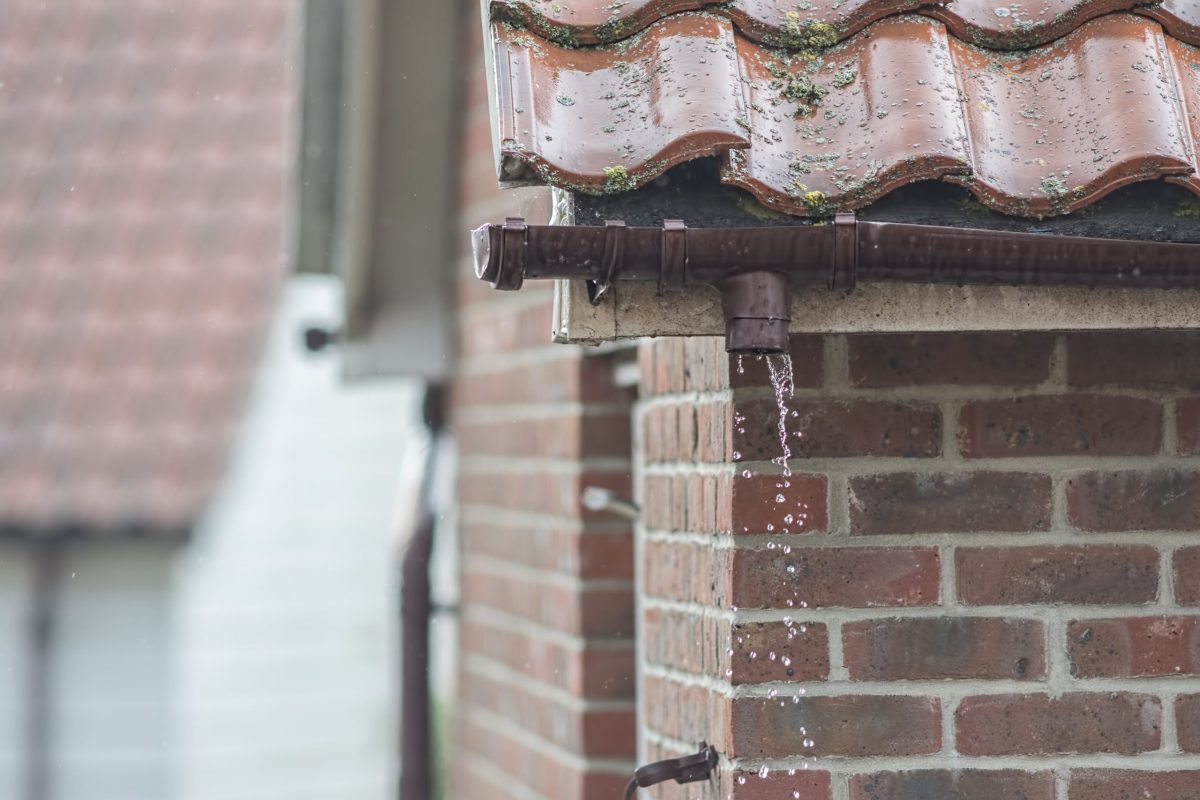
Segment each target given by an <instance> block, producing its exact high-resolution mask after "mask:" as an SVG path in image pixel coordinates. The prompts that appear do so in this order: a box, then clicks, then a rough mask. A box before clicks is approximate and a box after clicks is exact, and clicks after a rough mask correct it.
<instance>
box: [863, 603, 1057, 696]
mask: <svg viewBox="0 0 1200 800" xmlns="http://www.w3.org/2000/svg"><path fill="white" fill-rule="evenodd" d="M842 642H843V647H844V648H845V655H844V657H843V660H844V662H845V665H846V668H847V669H848V670H849V671H850V678H851V680H856V681H909V680H943V679H950V678H976V679H980V680H1006V679H1007V680H1038V679H1041V678H1044V677H1045V674H1046V660H1045V652H1044V651H1045V639H1044V635H1043V631H1042V625H1041V623H1040V622H1036V621H1034V620H1025V619H994V618H982V617H929V618H914V619H877V620H865V621H861V622H849V623H846V624H845V625H844V626H843V627H842Z"/></svg>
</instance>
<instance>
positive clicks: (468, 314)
mask: <svg viewBox="0 0 1200 800" xmlns="http://www.w3.org/2000/svg"><path fill="white" fill-rule="evenodd" d="M467 16H468V17H469V20H470V22H469V26H470V32H471V36H472V41H473V42H474V49H473V52H477V51H478V49H479V24H478V7H477V5H476V4H471V7H470V12H469V13H468V15H467ZM467 74H468V75H470V76H471V79H472V82H471V84H470V88H469V94H468V97H467V100H468V111H467V115H466V119H465V126H466V128H465V129H466V132H465V139H464V143H463V157H462V163H461V192H460V195H461V201H460V202H461V219H460V224H459V228H460V230H461V231H463V236H462V237H461V240H462V241H463V243H464V250H463V252H462V254H461V260H462V263H461V265H460V267H461V269H460V273H459V275H460V277H459V282H458V288H459V291H458V298H459V300H458V310H459V321H460V328H459V329H460V339H461V347H460V349H461V360H460V362H459V368H458V374H457V376H456V379H455V381H454V383H453V387H452V395H453V408H452V420H453V427H454V430H455V433H456V435H457V441H458V450H459V455H460V465H459V466H460V469H459V483H458V500H459V504H458V508H459V511H458V527H459V534H460V543H461V563H462V573H461V580H462V603H461V621H460V636H459V639H460V659H461V663H460V670H459V692H458V694H459V696H458V702H457V704H456V722H455V732H454V741H453V752H452V753H451V758H452V760H453V763H454V765H455V767H454V775H453V781H454V787H453V788H452V790H451V792H450V794H449V796H450V797H455V798H464V799H465V798H484V797H486V798H493V799H494V800H509V799H510V798H512V799H513V800H515V799H516V798H521V799H522V800H537V799H540V798H544V799H545V800H609V799H610V798H614V797H620V793H621V792H622V791H623V790H624V787H625V783H626V782H627V781H628V777H629V775H630V774H631V773H632V771H633V768H634V766H635V765H634V764H633V756H634V746H635V745H634V743H635V740H636V723H635V713H634V702H633V696H634V677H633V676H634V651H633V600H634V592H633V583H632V579H633V545H632V532H631V530H630V528H629V525H628V524H627V523H624V522H621V521H619V520H616V521H615V520H614V519H613V518H612V517H598V516H593V515H590V514H587V513H585V512H584V511H583V510H582V509H581V508H580V505H579V495H580V489H581V487H583V486H585V485H598V486H605V487H610V488H615V489H617V490H619V491H620V493H621V494H622V495H623V496H626V497H627V496H629V494H630V493H631V488H630V479H629V461H630V431H629V422H630V417H629V400H630V398H629V396H628V393H627V392H626V391H623V390H620V389H618V388H617V387H616V386H615V385H614V383H613V365H612V363H611V356H603V355H589V354H588V352H587V351H584V350H582V349H580V348H576V347H565V346H562V345H555V344H552V343H551V342H550V309H551V299H550V298H551V295H550V286H549V285H546V284H541V285H535V284H532V283H531V284H530V285H528V286H527V288H525V289H524V290H523V291H521V292H495V291H493V290H492V289H490V288H489V287H487V286H486V285H485V284H483V283H481V282H480V281H478V280H476V279H475V278H474V276H473V275H472V274H471V268H470V263H469V261H470V259H469V252H468V251H467V249H466V246H467V245H468V244H469V242H468V241H467V237H466V235H465V232H466V231H467V230H468V229H470V228H473V227H475V226H476V225H479V224H481V223H483V222H495V221H498V220H502V219H504V217H505V216H506V215H507V214H511V213H520V214H522V215H524V216H526V217H529V218H530V220H531V221H535V222H538V221H540V222H545V221H546V220H545V217H546V214H547V210H548V202H547V193H546V192H545V191H544V190H524V191H519V192H500V191H499V190H497V189H496V177H495V168H494V165H493V161H492V146H491V135H490V132H489V119H488V112H487V105H486V100H487V95H486V90H485V87H484V83H483V76H484V67H483V63H482V58H481V57H480V56H476V60H475V63H473V64H472V65H470V66H469V68H468V70H467Z"/></svg>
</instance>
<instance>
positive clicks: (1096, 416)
mask: <svg viewBox="0 0 1200 800" xmlns="http://www.w3.org/2000/svg"><path fill="white" fill-rule="evenodd" d="M1162 434H1163V411H1162V406H1161V405H1160V404H1158V403H1155V402H1153V401H1151V400H1143V399H1140V398H1136V397H1110V396H1107V395H1058V396H1038V397H1017V398H1013V399H1007V400H976V401H972V402H969V403H966V404H965V405H964V406H963V409H962V412H961V414H960V415H959V422H958V436H959V443H960V445H961V448H962V454H963V455H964V456H966V457H967V458H1006V457H1015V456H1148V455H1154V454H1155V453H1158V452H1159V450H1161V449H1162Z"/></svg>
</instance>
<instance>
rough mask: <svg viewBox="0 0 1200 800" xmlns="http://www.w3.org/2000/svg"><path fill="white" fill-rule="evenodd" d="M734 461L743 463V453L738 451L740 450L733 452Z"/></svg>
mask: <svg viewBox="0 0 1200 800" xmlns="http://www.w3.org/2000/svg"><path fill="white" fill-rule="evenodd" d="M733 460H734V461H741V460H742V454H741V452H740V451H738V450H734V451H733Z"/></svg>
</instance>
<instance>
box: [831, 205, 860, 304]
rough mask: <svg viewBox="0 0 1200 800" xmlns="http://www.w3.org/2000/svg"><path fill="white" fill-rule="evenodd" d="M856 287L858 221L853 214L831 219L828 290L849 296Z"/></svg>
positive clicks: (839, 215)
mask: <svg viewBox="0 0 1200 800" xmlns="http://www.w3.org/2000/svg"><path fill="white" fill-rule="evenodd" d="M856 285H858V219H857V218H856V217H855V216H854V212H853V211H851V212H849V213H842V214H838V215H837V216H836V217H834V218H833V270H832V271H831V272H830V275H829V288H830V289H833V290H835V291H843V292H846V293H847V294H849V293H850V292H853V291H854V287H855V286H856Z"/></svg>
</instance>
